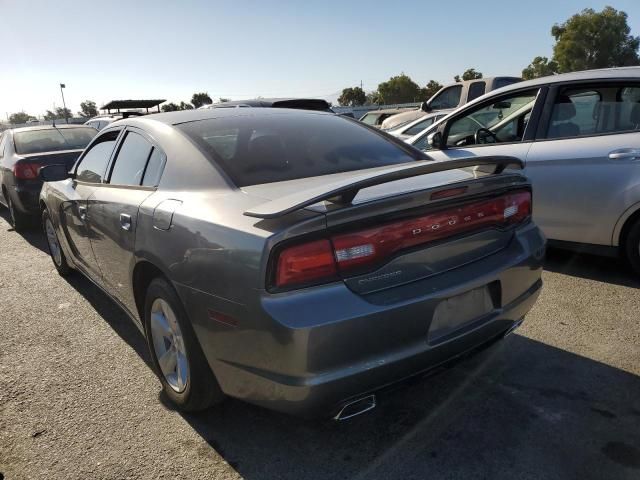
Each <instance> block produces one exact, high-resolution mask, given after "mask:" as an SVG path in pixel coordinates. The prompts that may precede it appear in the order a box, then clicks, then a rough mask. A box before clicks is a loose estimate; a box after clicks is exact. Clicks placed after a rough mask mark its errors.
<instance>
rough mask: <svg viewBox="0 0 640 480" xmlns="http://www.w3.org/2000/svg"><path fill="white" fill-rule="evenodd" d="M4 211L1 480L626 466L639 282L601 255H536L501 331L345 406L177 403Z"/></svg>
mask: <svg viewBox="0 0 640 480" xmlns="http://www.w3.org/2000/svg"><path fill="white" fill-rule="evenodd" d="M6 218H7V214H6V210H3V211H2V212H0V258H1V261H0V328H1V329H2V334H1V335H0V472H2V475H0V479H2V478H4V479H6V480H13V479H23V478H34V479H44V478H46V479H58V478H60V479H75V478H78V479H89V478H91V479H94V478H96V479H102V478H104V479H121V478H132V479H133V478H136V479H137V478H149V479H151V478H167V479H169V478H170V479H173V478H224V479H227V478H245V479H250V480H253V479H262V478H268V479H276V478H278V479H303V478H304V479H315V478H318V479H333V478H363V479H370V478H384V479H391V478H401V479H410V478H430V479H441V478H447V479H458V478H459V479H471V478H487V479H502V478H504V479H516V478H517V479H519V480H522V479H529V478H530V479H563V480H564V479H603V478H611V479H638V478H640V377H639V375H640V295H639V292H640V291H639V290H638V288H639V287H640V281H638V280H636V279H634V278H633V277H632V276H631V275H630V274H628V273H627V272H626V271H625V270H624V269H622V268H621V266H620V265H618V264H617V263H616V262H615V261H612V260H610V259H601V258H596V257H588V256H572V255H569V254H566V253H561V252H552V253H551V255H550V257H549V259H548V261H547V271H546V272H545V273H544V280H545V287H544V293H543V294H542V297H541V298H540V300H539V302H538V304H537V306H536V307H535V309H534V310H533V311H532V312H531V314H530V315H529V316H528V317H527V320H526V322H525V325H524V326H523V327H522V328H521V329H520V330H518V332H517V333H516V334H514V335H511V336H510V337H508V338H507V339H506V340H505V341H503V342H500V343H499V344H497V345H496V346H495V347H493V348H492V349H490V350H488V351H486V352H483V353H482V354H480V355H479V356H476V357H474V358H472V359H469V360H467V361H465V362H463V363H461V364H458V365H457V366H456V367H454V368H452V369H450V370H448V371H446V372H444V373H442V374H440V375H438V376H435V377H431V378H429V379H428V380H425V381H422V382H419V383H416V384H413V385H411V386H409V387H405V388H403V389H401V390H398V391H396V392H393V394H391V395H386V396H384V397H383V398H382V399H381V401H380V405H379V407H378V408H377V409H376V410H374V411H373V412H371V413H370V414H367V415H363V416H360V417H357V418H355V419H353V420H351V421H348V422H343V423H339V424H337V423H329V422H308V421H302V420H298V419H295V418H290V417H287V416H283V415H279V414H275V413H271V412H268V411H264V410H261V409H259V408H256V407H252V406H249V405H245V404H242V403H240V402H238V401H234V400H228V401H226V402H225V403H224V404H223V405H221V406H220V407H218V408H216V409H212V410H210V411H208V412H205V413H204V414H199V415H181V414H179V413H177V412H175V411H172V410H171V409H170V408H168V407H167V405H166V402H165V401H164V399H163V397H162V395H160V384H159V382H158V381H157V379H156V378H155V376H154V374H153V373H152V371H151V369H150V367H149V359H148V357H147V355H146V352H145V349H144V342H143V339H142V337H141V335H140V334H139V332H138V330H137V329H136V328H135V327H134V326H133V325H132V324H131V323H130V321H129V320H128V318H127V317H126V316H125V315H124V314H123V313H122V312H121V311H120V310H118V308H117V307H115V306H114V305H113V304H112V303H111V302H110V301H109V300H108V299H107V298H106V297H105V296H104V295H103V294H102V293H101V292H100V291H99V290H98V289H97V288H95V287H94V286H92V284H90V283H89V281H88V280H86V279H84V278H83V277H81V276H80V275H75V276H72V277H70V278H69V279H68V280H65V279H62V278H61V277H59V276H58V275H57V274H56V272H55V270H54V269H53V266H52V264H51V262H50V260H49V258H48V255H47V254H46V253H45V252H44V251H43V250H44V248H45V246H44V240H43V238H42V237H41V235H40V234H39V232H38V231H34V232H31V233H28V234H26V235H18V234H17V233H15V232H13V231H11V230H10V229H9V225H8V223H7V221H6Z"/></svg>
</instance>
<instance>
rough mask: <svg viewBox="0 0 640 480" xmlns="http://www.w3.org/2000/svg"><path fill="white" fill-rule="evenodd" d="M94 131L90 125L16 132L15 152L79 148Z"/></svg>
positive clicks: (86, 142)
mask: <svg viewBox="0 0 640 480" xmlns="http://www.w3.org/2000/svg"><path fill="white" fill-rule="evenodd" d="M96 133H97V132H96V130H95V129H94V128H91V127H77V128H47V129H42V130H27V131H23V132H16V133H15V134H14V136H13V141H14V143H15V146H16V153H18V154H23V155H28V154H31V153H45V152H59V151H61V150H79V149H81V148H85V147H86V146H87V145H88V144H89V142H90V141H91V140H92V139H93V137H95V135H96Z"/></svg>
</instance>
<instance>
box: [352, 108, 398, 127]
mask: <svg viewBox="0 0 640 480" xmlns="http://www.w3.org/2000/svg"><path fill="white" fill-rule="evenodd" d="M406 111H407V109H406V108H383V109H380V110H370V111H368V112H367V113H365V114H364V115H362V116H361V117H360V121H361V122H362V123H366V124H367V125H371V126H372V127H376V128H381V125H382V122H384V121H385V120H386V119H387V118H389V117H392V116H394V115H398V114H400V113H403V112H406Z"/></svg>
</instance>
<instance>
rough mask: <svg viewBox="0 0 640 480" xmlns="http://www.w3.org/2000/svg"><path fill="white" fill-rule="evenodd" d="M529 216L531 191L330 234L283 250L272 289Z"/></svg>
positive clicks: (311, 280) (331, 276)
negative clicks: (338, 233) (371, 226)
mask: <svg viewBox="0 0 640 480" xmlns="http://www.w3.org/2000/svg"><path fill="white" fill-rule="evenodd" d="M530 215H531V192H529V191H525V190H520V191H515V192H511V193H508V194H505V195H502V196H500V197H497V198H493V199H489V200H481V201H477V202H473V203H468V204H466V205H460V206H458V207H453V208H448V209H445V210H442V211H439V212H434V213H430V214H428V215H423V216H420V217H416V218H410V219H406V220H400V221H396V222H391V223H387V224H385V225H381V226H377V227H373V228H368V229H365V230H359V231H357V232H350V233H345V234H340V235H334V236H332V237H331V239H330V240H325V239H323V240H316V241H312V242H310V243H305V244H302V245H296V246H293V247H289V248H286V249H285V250H283V251H281V252H280V255H279V257H278V260H277V266H276V268H277V269H276V278H275V285H276V287H291V286H295V285H309V284H313V283H321V282H323V281H331V280H334V279H336V278H337V274H338V272H339V273H341V274H349V273H354V272H355V271H358V272H363V271H366V270H371V269H373V268H376V267H377V266H379V265H381V264H382V263H384V262H385V261H387V260H389V258H390V257H391V256H392V255H394V254H395V253H397V252H399V251H401V250H405V249H408V248H412V247H416V246H419V245H424V244H427V243H430V242H434V241H437V240H442V239H445V238H448V237H452V236H455V235H458V234H462V233H466V232H469V231H474V230H480V229H482V228H486V227H492V226H495V227H507V226H509V225H515V224H518V223H520V222H522V221H523V220H525V219H527V218H528V217H529V216H530Z"/></svg>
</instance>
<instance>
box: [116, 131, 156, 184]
mask: <svg viewBox="0 0 640 480" xmlns="http://www.w3.org/2000/svg"><path fill="white" fill-rule="evenodd" d="M152 149H153V146H152V145H151V143H150V142H148V141H147V140H146V139H145V138H144V137H143V136H142V135H140V134H138V133H136V132H127V136H126V137H125V138H124V141H123V142H122V145H121V146H120V149H119V150H118V155H117V156H116V160H115V164H114V166H113V169H112V171H111V178H110V179H109V183H111V184H115V185H140V184H141V183H142V176H143V175H144V170H145V167H146V166H147V160H149V156H150V155H151V150H152Z"/></svg>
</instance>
